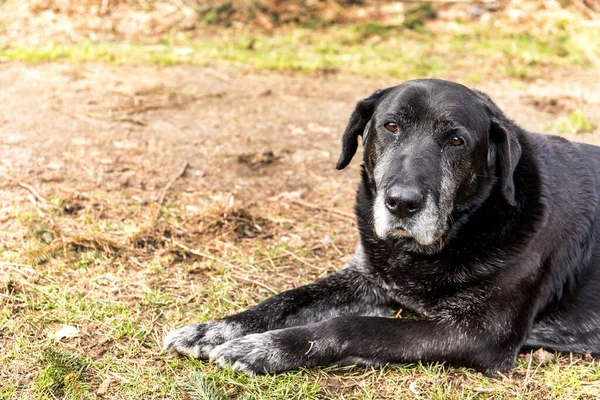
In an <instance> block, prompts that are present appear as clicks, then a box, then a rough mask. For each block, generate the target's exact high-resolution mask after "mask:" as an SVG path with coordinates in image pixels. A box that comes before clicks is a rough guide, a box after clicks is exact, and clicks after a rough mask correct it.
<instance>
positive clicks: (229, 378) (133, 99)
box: [0, 62, 600, 399]
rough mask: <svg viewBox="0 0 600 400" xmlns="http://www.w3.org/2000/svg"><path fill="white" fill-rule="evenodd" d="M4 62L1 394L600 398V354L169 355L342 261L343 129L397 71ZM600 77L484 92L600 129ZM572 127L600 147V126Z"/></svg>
mask: <svg viewBox="0 0 600 400" xmlns="http://www.w3.org/2000/svg"><path fill="white" fill-rule="evenodd" d="M1 68H2V74H1V75H0V87H2V88H3V90H2V91H1V92H0V104H2V107H1V108H0V132H1V135H0V146H1V147H2V155H3V156H2V160H1V161H0V173H1V175H2V176H3V177H4V179H3V182H2V183H1V185H0V207H1V208H0V227H1V228H0V229H1V230H0V234H1V236H2V244H1V245H0V246H1V247H0V260H1V262H0V304H1V308H0V350H1V351H0V365H2V368H0V382H2V384H1V385H0V399H16V398H19V399H27V398H29V399H38V398H107V399H128V398H132V399H133V398H140V397H142V396H143V398H148V399H150V398H152V399H155V398H156V399H159V398H165V399H167V398H168V399H172V398H193V399H198V398H240V399H241V398H255V399H259V398H260V399H271V398H280V399H291V398H297V399H306V398H340V399H362V398H407V399H408V398H439V399H449V398H565V399H567V398H569V399H570V398H576V397H577V398H597V396H598V393H600V383H599V382H600V381H599V378H600V367H599V366H598V361H596V360H594V359H591V358H589V357H585V356H577V355H572V356H569V355H562V356H559V357H558V358H556V359H554V356H553V355H549V354H545V353H540V354H537V355H536V357H529V358H527V357H526V356H522V357H521V359H520V361H519V362H518V364H517V366H516V368H514V369H513V370H511V371H510V372H508V373H505V374H497V375H494V376H491V377H486V376H483V375H481V374H478V373H475V372H473V371H470V370H466V369H456V368H451V367H449V366H444V365H429V366H422V365H409V366H398V367H392V366H388V367H386V368H384V369H365V368H343V369H335V368H333V369H331V368H330V369H320V370H308V371H304V370H303V371H299V372H298V371H297V372H291V373H287V374H281V375H276V376H264V377H258V378H255V379H250V378H247V377H245V376H243V375H240V374H235V373H232V372H230V371H222V370H220V369H218V368H217V367H216V366H214V365H211V364H208V363H204V362H199V361H195V360H191V359H187V358H180V357H177V356H175V355H173V354H163V353H162V351H161V343H162V339H163V336H164V334H165V332H166V331H168V330H170V329H172V328H175V327H179V326H181V325H183V324H187V323H190V322H197V321H206V320H209V319H213V318H218V317H222V316H225V315H227V314H230V313H233V312H237V311H240V310H243V309H244V308H246V307H248V306H250V305H252V304H255V303H256V302H257V301H260V300H261V299H264V298H266V297H268V296H270V295H272V294H273V293H275V292H278V291H281V290H284V289H289V288H292V287H296V286H298V285H302V284H306V283H309V282H311V281H314V280H315V279H317V278H319V277H322V276H324V275H325V274H327V273H328V272H330V271H333V270H335V269H338V268H340V267H342V266H343V265H344V262H345V261H347V260H348V258H349V255H350V254H351V253H352V251H353V247H354V245H355V243H356V240H357V232H356V230H355V226H354V222H353V218H352V210H353V200H354V193H355V189H356V186H357V183H358V179H359V174H358V167H359V162H358V160H355V162H354V163H353V164H352V165H351V167H350V168H348V169H347V170H344V171H336V170H335V168H334V165H335V162H336V159H337V156H338V152H339V150H340V136H341V132H342V131H343V129H344V127H345V123H346V122H347V120H348V117H349V114H350V112H351V111H352V108H353V105H354V104H355V102H356V101H357V100H359V99H361V98H363V97H365V96H367V95H369V94H370V93H371V92H372V91H373V90H375V89H377V88H380V87H384V86H388V85H393V84H395V83H398V80H397V79H391V78H365V77H361V76H357V75H351V74H345V73H330V74H328V73H312V74H303V73H298V72H287V73H275V72H268V71H264V70H257V69H252V68H250V67H244V66H242V65H237V66H233V65H231V64H221V63H216V62H215V63H213V64H212V65H209V66H190V65H179V66H171V67H160V66H153V65H145V64H138V65H125V66H114V65H109V64H103V63H93V62H91V63H84V64H81V63H75V64H71V63H41V64H28V63H21V62H5V63H3V64H1ZM452 77H453V78H454V79H458V80H460V72H456V71H454V73H453V75H452ZM599 77H600V75H599V74H598V73H597V71H595V70H590V69H576V68H575V69H574V68H570V69H565V70H560V69H556V70H555V71H554V72H553V74H552V76H551V77H549V78H548V77H547V78H546V79H537V80H534V81H520V80H515V79H513V78H502V77H501V78H499V79H496V80H494V81H487V80H486V81H482V82H479V83H478V84H477V85H476V86H477V87H478V88H479V89H481V90H484V91H486V92H487V93H488V94H490V95H491V96H492V97H493V98H494V99H495V100H496V101H497V103H498V104H499V105H500V106H501V107H502V108H503V109H504V110H505V111H506V113H507V114H508V115H509V116H511V117H512V118H514V119H515V120H516V121H517V122H518V123H520V124H521V125H522V126H524V127H526V128H528V129H531V130H535V131H555V132H560V131H561V130H562V128H561V125H560V124H561V122H560V121H563V122H564V118H565V116H568V115H569V113H570V112H571V111H572V110H575V109H577V110H580V111H581V112H582V113H583V114H584V115H585V116H586V117H587V118H588V119H589V121H591V122H592V123H593V124H594V125H595V126H598V125H599V124H600V95H599V93H600V79H599ZM565 136H566V137H569V138H571V139H575V140H580V141H585V142H590V143H600V132H599V131H598V129H597V128H595V130H594V131H592V132H591V133H585V134H565ZM65 327H67V328H66V329H65ZM548 357H549V358H550V360H547V359H546V358H548ZM542 359H543V360H542Z"/></svg>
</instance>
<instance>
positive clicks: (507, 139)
mask: <svg viewBox="0 0 600 400" xmlns="http://www.w3.org/2000/svg"><path fill="white" fill-rule="evenodd" d="M513 127H514V125H513V124H512V123H511V122H510V121H508V120H507V119H506V117H504V114H503V113H502V112H501V111H500V110H499V109H498V107H497V106H496V105H495V104H494V103H493V102H492V101H491V100H490V98H489V97H488V96H486V95H485V94H483V93H481V92H478V91H473V90H470V89H468V88H466V87H464V86H462V85H460V84H457V83H453V82H447V81H442V80H434V79H426V80H415V81H409V82H405V83H403V84H401V85H399V86H395V87H391V88H387V89H383V90H379V91H377V92H375V93H373V94H372V95H371V96H370V97H368V98H366V99H364V100H362V101H360V102H359V103H358V104H357V106H356V109H355V110H354V112H353V113H352V116H351V117H350V122H349V124H348V127H347V128H346V131H345V132H344V136H343V143H342V147H343V148H342V154H341V156H340V159H339V161H338V164H337V168H338V169H342V168H345V167H346V166H347V165H348V164H349V163H350V160H351V159H352V157H353V156H354V154H355V153H356V150H357V148H358V137H359V136H362V137H363V146H364V151H363V158H364V169H365V172H366V174H365V175H366V181H367V188H368V191H369V192H370V194H371V195H372V199H373V201H372V203H373V223H374V231H375V233H376V235H377V236H378V237H379V238H382V239H383V238H389V237H393V238H406V239H407V240H412V241H414V242H416V243H415V244H417V245H418V246H419V247H423V246H425V247H429V246H432V245H435V246H437V245H438V244H443V243H444V242H445V240H444V239H446V238H445V235H446V234H447V233H448V231H449V229H450V227H451V219H452V215H453V213H455V212H464V211H466V210H468V209H470V208H473V207H474V206H475V205H477V204H481V202H482V201H483V200H484V199H485V198H486V197H487V196H488V195H489V193H490V191H491V190H492V188H493V186H494V185H496V184H498V185H500V191H501V193H502V195H503V196H504V198H505V199H506V202H507V203H508V204H509V205H512V206H514V205H516V200H515V188H514V182H513V173H514V170H515V167H516V165H517V163H518V160H519V158H520V155H521V147H520V145H519V141H518V139H517V134H516V132H514V130H513V129H512V128H513Z"/></svg>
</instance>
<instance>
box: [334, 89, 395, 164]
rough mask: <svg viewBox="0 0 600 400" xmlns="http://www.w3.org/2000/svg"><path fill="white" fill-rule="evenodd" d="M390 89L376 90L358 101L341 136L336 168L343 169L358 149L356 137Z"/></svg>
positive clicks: (361, 132)
mask: <svg viewBox="0 0 600 400" xmlns="http://www.w3.org/2000/svg"><path fill="white" fill-rule="evenodd" d="M391 89H392V88H387V89H382V90H377V91H376V92H375V93H373V94H372V95H371V96H369V97H367V98H366V99H363V100H361V101H359V102H358V104H357V105H356V108H355V109H354V111H353V112H352V115H351V116H350V121H349V122H348V126H347V127H346V130H345V131H344V136H343V137H342V154H340V158H339V159H338V162H337V165H336V168H337V169H344V168H346V166H347V165H348V164H350V161H351V160H352V157H354V154H356V150H357V149H358V137H359V136H362V135H363V134H364V132H365V129H366V128H367V127H368V125H369V121H370V120H371V117H373V112H374V111H375V107H377V103H378V102H379V100H381V98H382V97H383V96H384V95H385V94H386V93H388V92H389V91H390V90H391Z"/></svg>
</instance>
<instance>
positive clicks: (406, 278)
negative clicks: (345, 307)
mask: <svg viewBox="0 0 600 400" xmlns="http://www.w3.org/2000/svg"><path fill="white" fill-rule="evenodd" d="M387 261H388V262H386V263H381V264H379V267H378V268H376V271H374V273H375V274H377V275H378V278H379V280H380V282H382V284H383V287H384V290H386V292H387V294H388V295H389V296H390V297H392V298H393V299H394V300H395V301H397V302H398V303H399V304H401V305H402V307H404V308H407V309H409V310H411V311H414V312H416V313H418V314H420V315H422V316H424V317H437V316H447V315H448V314H451V313H454V312H455V310H459V309H463V310H464V309H465V308H472V307H476V306H477V305H478V304H481V303H482V302H483V301H485V297H486V296H487V294H486V293H487V291H486V290H484V288H485V285H486V282H485V279H484V280H483V281H478V280H477V279H475V277H474V276H473V275H472V274H471V273H470V269H469V268H468V267H465V266H457V265H451V264H448V263H443V262H436V261H435V260H428V261H429V262H427V261H422V260H414V259H412V260H407V259H390V260H387Z"/></svg>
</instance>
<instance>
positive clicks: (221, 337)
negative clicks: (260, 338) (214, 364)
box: [163, 321, 242, 358]
mask: <svg viewBox="0 0 600 400" xmlns="http://www.w3.org/2000/svg"><path fill="white" fill-rule="evenodd" d="M241 335H242V329H241V328H240V326H239V325H238V324H237V323H234V322H227V321H211V322H207V323H205V324H191V325H187V326H184V327H183V328H180V329H177V330H174V331H171V332H169V333H168V334H167V336H166V337H165V341H164V344H163V349H164V350H165V351H166V350H172V351H175V352H177V353H179V354H183V355H186V356H190V357H194V358H206V357H207V356H208V354H209V353H210V351H211V350H212V349H213V348H215V346H218V345H220V344H222V343H225V342H227V341H229V340H232V339H234V338H236V337H239V336H241Z"/></svg>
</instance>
